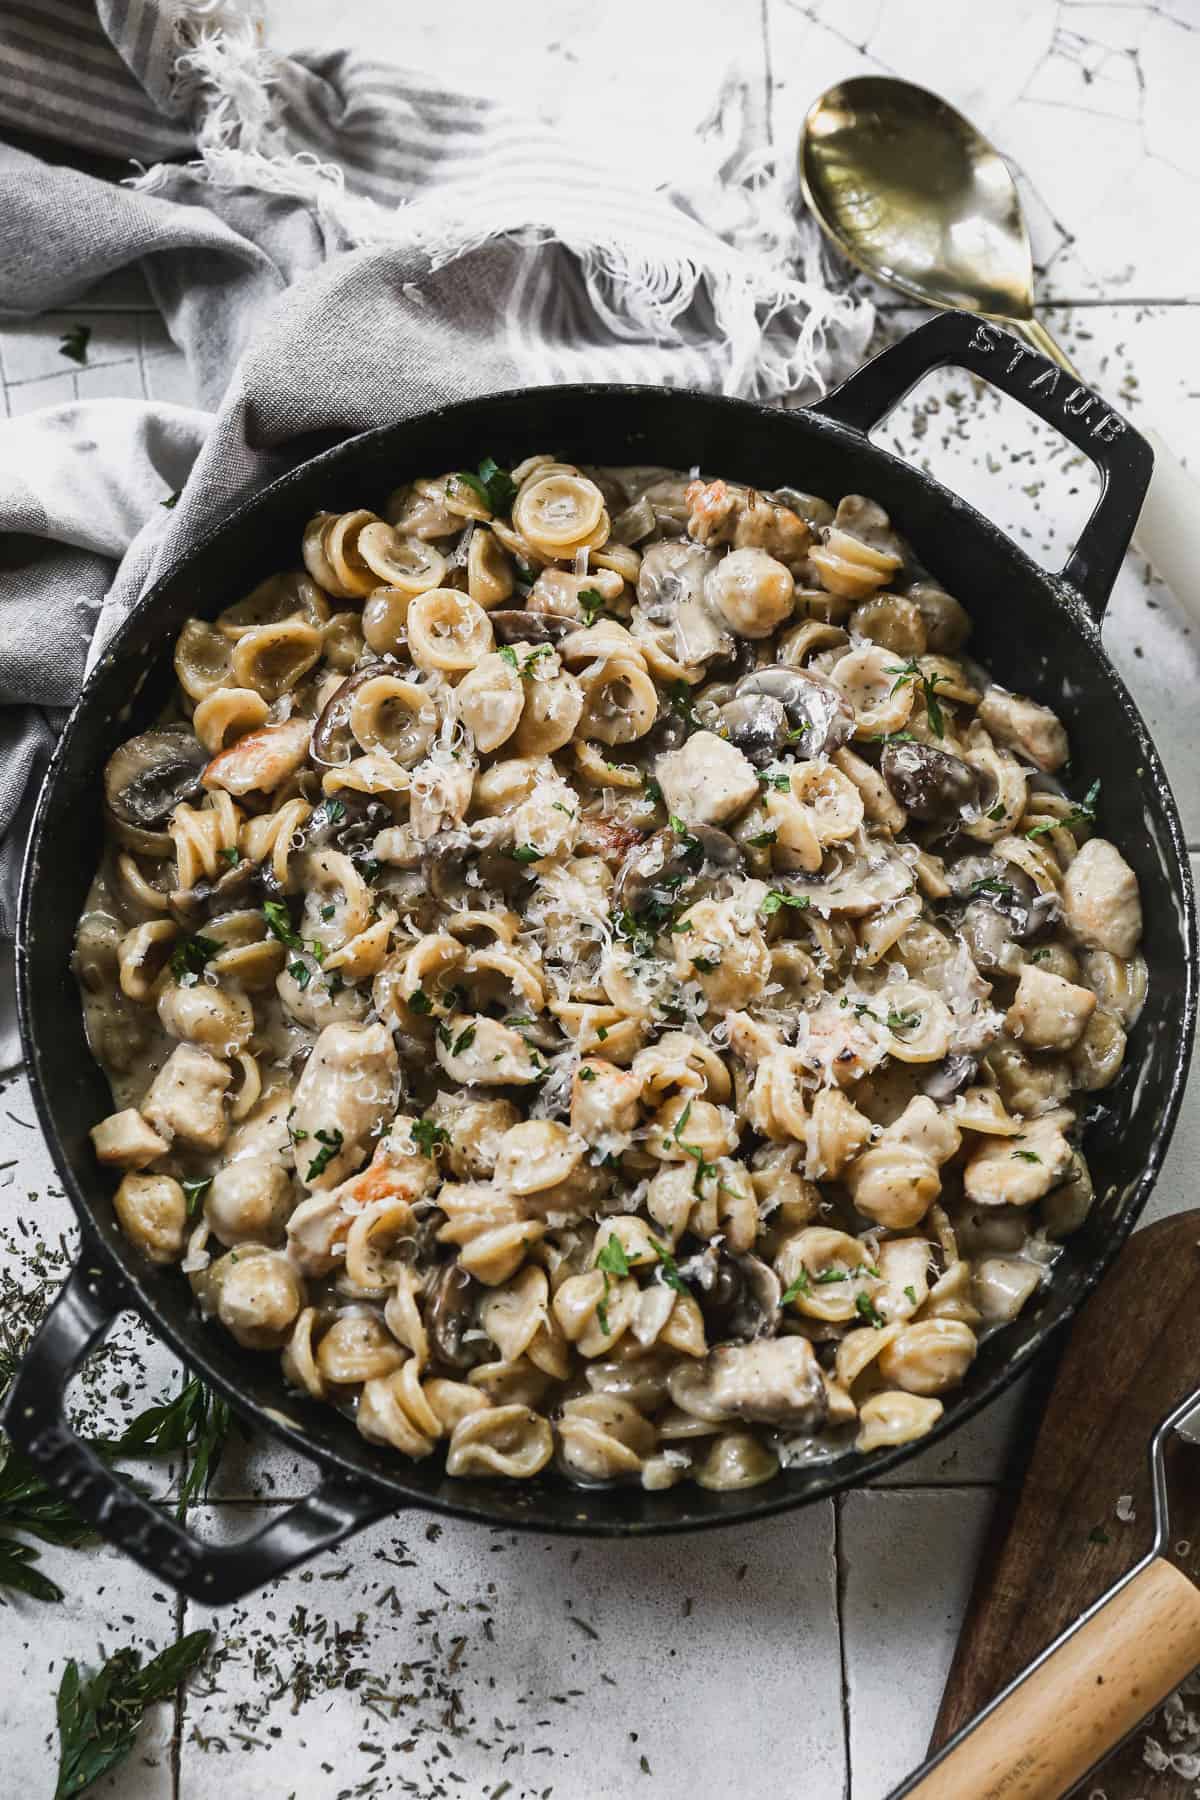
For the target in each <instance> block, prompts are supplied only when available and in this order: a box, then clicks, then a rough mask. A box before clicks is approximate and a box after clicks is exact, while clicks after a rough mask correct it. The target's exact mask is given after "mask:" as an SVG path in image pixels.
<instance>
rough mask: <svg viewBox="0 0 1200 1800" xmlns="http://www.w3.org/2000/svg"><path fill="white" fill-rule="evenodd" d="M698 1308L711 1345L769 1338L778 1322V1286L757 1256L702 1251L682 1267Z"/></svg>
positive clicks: (774, 1274) (775, 1278)
mask: <svg viewBox="0 0 1200 1800" xmlns="http://www.w3.org/2000/svg"><path fill="white" fill-rule="evenodd" d="M680 1273H681V1274H682V1275H683V1276H684V1279H685V1280H686V1281H687V1282H688V1285H689V1286H690V1287H691V1289H692V1291H693V1293H694V1294H695V1296H696V1300H697V1302H698V1304H699V1307H700V1311H701V1313H702V1314H703V1315H704V1326H705V1332H706V1335H707V1337H708V1340H709V1342H710V1343H724V1342H728V1341H729V1340H730V1339H738V1340H740V1341H741V1342H744V1343H748V1342H750V1340H751V1339H753V1338H760V1337H772V1336H773V1335H774V1333H775V1331H776V1328H777V1326H778V1322H779V1302H780V1298H781V1296H782V1294H783V1286H782V1283H781V1282H780V1280H779V1277H778V1275H776V1273H775V1271H774V1270H773V1269H770V1268H768V1266H767V1264H766V1263H765V1262H761V1261H760V1260H759V1258H758V1257H757V1256H750V1255H746V1256H730V1255H729V1254H728V1252H727V1251H725V1250H723V1249H722V1250H706V1251H705V1252H704V1253H703V1255H701V1256H696V1257H693V1258H692V1259H691V1260H690V1261H689V1262H688V1263H685V1264H684V1265H683V1267H682V1268H681V1271H680Z"/></svg>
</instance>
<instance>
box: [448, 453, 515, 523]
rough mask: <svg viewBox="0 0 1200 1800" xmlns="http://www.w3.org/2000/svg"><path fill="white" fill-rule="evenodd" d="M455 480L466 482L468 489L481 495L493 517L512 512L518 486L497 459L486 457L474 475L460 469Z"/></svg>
mask: <svg viewBox="0 0 1200 1800" xmlns="http://www.w3.org/2000/svg"><path fill="white" fill-rule="evenodd" d="M454 480H455V481H461V482H465V484H466V486H467V487H469V488H471V489H472V490H473V491H474V492H475V493H476V494H478V495H479V498H480V499H481V500H482V501H483V504H484V505H485V506H486V507H487V508H488V510H489V512H491V513H492V514H493V515H494V514H497V513H499V514H505V513H508V512H510V511H511V510H512V503H513V501H514V500H515V499H516V497H517V484H516V482H515V481H514V480H513V478H512V476H511V475H510V474H509V472H508V470H507V469H502V468H501V467H500V464H499V463H498V462H497V461H496V459H495V457H493V456H485V457H484V459H483V461H482V462H481V463H480V465H479V468H478V471H477V473H476V474H474V475H472V474H470V473H469V472H468V471H467V470H465V469H460V470H459V472H458V474H457V475H455V476H454Z"/></svg>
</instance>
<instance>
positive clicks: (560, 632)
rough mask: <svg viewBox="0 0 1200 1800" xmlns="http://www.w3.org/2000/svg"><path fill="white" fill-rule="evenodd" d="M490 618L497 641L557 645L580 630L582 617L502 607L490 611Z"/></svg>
mask: <svg viewBox="0 0 1200 1800" xmlns="http://www.w3.org/2000/svg"><path fill="white" fill-rule="evenodd" d="M488 618H489V619H490V621H491V626H492V631H493V633H494V634H495V638H496V642H497V643H498V644H558V643H561V642H562V640H563V638H565V637H567V636H569V635H570V633H571V632H572V631H578V630H579V620H578V619H569V618H567V617H566V616H565V614H563V613H551V612H521V611H518V610H516V609H510V608H503V609H502V610H501V611H499V612H489V614H488Z"/></svg>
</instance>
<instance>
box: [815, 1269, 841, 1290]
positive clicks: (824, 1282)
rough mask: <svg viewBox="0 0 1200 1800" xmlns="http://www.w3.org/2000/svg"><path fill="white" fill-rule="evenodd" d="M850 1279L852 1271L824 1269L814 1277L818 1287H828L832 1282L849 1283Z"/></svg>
mask: <svg viewBox="0 0 1200 1800" xmlns="http://www.w3.org/2000/svg"><path fill="white" fill-rule="evenodd" d="M849 1279H850V1271H849V1270H848V1269H822V1270H821V1273H820V1274H819V1275H814V1276H813V1280H814V1281H815V1282H816V1284H817V1286H818V1287H828V1286H829V1284H830V1282H832V1281H849Z"/></svg>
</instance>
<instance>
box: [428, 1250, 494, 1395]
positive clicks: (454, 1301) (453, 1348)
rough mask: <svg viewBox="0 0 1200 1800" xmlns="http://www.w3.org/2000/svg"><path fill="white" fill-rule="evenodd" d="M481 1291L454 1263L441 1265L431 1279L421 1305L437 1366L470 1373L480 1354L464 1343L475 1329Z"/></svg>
mask: <svg viewBox="0 0 1200 1800" xmlns="http://www.w3.org/2000/svg"><path fill="white" fill-rule="evenodd" d="M482 1291H483V1290H482V1288H481V1287H480V1285H479V1283H478V1282H477V1281H476V1280H475V1278H474V1276H472V1275H470V1274H469V1273H468V1272H467V1270H466V1269H464V1268H463V1267H462V1266H461V1265H460V1264H459V1263H458V1262H457V1261H455V1262H448V1263H445V1264H444V1265H443V1266H442V1267H441V1268H440V1269H439V1270H438V1272H437V1274H436V1275H435V1276H434V1279H433V1285H432V1287H431V1288H430V1290H429V1294H428V1297H427V1299H426V1301H425V1324H426V1328H427V1329H428V1332H429V1341H430V1343H431V1344H432V1345H433V1350H434V1354H435V1355H436V1357H437V1359H438V1361H439V1362H441V1363H444V1364H445V1366H446V1367H447V1368H448V1369H473V1368H474V1367H475V1364H476V1363H477V1362H478V1361H479V1360H480V1355H481V1350H480V1349H477V1348H476V1347H475V1346H474V1345H473V1344H469V1343H467V1341H466V1337H467V1333H468V1332H469V1331H471V1330H472V1328H473V1327H474V1325H475V1309H476V1302H477V1300H478V1298H479V1295H480V1294H481V1293H482Z"/></svg>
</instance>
